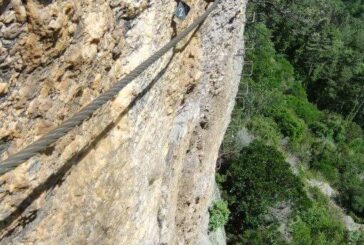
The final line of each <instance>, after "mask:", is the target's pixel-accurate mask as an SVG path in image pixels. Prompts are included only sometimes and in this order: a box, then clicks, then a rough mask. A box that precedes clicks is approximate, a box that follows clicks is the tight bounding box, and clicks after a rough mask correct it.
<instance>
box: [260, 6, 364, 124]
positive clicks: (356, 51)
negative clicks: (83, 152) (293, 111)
mask: <svg viewBox="0 0 364 245" xmlns="http://www.w3.org/2000/svg"><path fill="white" fill-rule="evenodd" d="M257 2H258V1H257ZM257 6H258V11H261V12H263V13H265V17H266V23H267V25H268V27H269V29H271V30H272V38H273V41H274V44H275V47H276V49H277V50H278V51H279V52H280V53H284V54H285V55H286V56H287V57H288V60H289V61H290V62H291V63H292V64H293V66H294V68H295V70H296V74H297V77H299V78H300V79H302V81H303V82H304V84H305V86H307V92H308V94H309V98H310V100H311V101H313V102H315V103H316V104H317V105H318V106H319V108H321V109H329V110H331V111H335V112H337V113H340V114H342V115H343V116H344V117H346V118H347V119H348V120H355V121H356V122H357V123H359V124H360V125H361V126H362V127H364V55H363V53H364V45H363V44H364V11H363V9H364V1H363V0H269V1H265V4H264V5H262V4H260V5H257Z"/></svg>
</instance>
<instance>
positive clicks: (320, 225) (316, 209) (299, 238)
mask: <svg viewBox="0 0 364 245" xmlns="http://www.w3.org/2000/svg"><path fill="white" fill-rule="evenodd" d="M311 194H312V196H313V199H314V202H313V205H312V206H311V207H310V208H308V209H306V210H302V211H301V212H300V213H299V214H298V215H297V216H296V219H295V221H294V222H293V223H292V224H291V226H290V227H291V230H292V236H293V244H295V245H306V244H323V245H324V244H332V245H334V244H342V245H344V244H347V235H348V234H347V232H346V230H345V227H344V224H343V223H342V222H341V220H340V218H339V217H338V216H337V215H335V212H336V211H335V210H331V209H330V208H328V207H327V203H328V200H327V198H326V197H325V196H323V194H322V193H321V192H320V190H318V189H317V188H311Z"/></svg>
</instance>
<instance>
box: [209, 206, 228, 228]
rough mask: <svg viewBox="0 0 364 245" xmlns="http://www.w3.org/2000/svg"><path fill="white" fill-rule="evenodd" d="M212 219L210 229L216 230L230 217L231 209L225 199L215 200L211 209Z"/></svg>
mask: <svg viewBox="0 0 364 245" xmlns="http://www.w3.org/2000/svg"><path fill="white" fill-rule="evenodd" d="M209 212H210V221H209V230H210V231H215V230H216V229H218V228H220V227H222V226H224V225H225V224H226V222H227V221H228V219H229V215H230V211H229V208H228V204H227V202H225V201H217V202H215V203H214V204H213V205H212V207H211V208H210V210H209Z"/></svg>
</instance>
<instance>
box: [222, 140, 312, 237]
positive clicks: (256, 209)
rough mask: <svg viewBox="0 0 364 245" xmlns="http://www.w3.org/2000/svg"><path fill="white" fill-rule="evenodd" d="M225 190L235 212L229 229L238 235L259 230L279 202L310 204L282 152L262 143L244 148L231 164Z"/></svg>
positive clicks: (224, 186) (224, 185)
mask: <svg viewBox="0 0 364 245" xmlns="http://www.w3.org/2000/svg"><path fill="white" fill-rule="evenodd" d="M223 188H224V190H226V191H227V193H228V196H227V200H228V203H229V209H230V211H231V219H230V220H229V223H228V225H227V230H228V231H229V232H230V233H232V234H235V235H239V234H242V233H243V232H244V230H245V229H254V228H257V227H258V226H259V225H260V224H262V223H263V221H264V215H265V213H266V212H267V209H268V207H271V206H274V204H277V203H278V202H283V201H286V202H293V204H294V205H296V206H305V205H308V204H309V201H308V199H307V198H306V196H305V193H304V190H303V184H302V183H301V182H300V180H299V179H298V178H297V177H296V176H294V175H293V174H292V172H291V170H290V166H289V164H288V163H286V162H285V160H284V157H283V155H282V153H280V152H279V151H277V150H276V149H275V148H274V147H272V146H267V145H264V144H263V143H262V142H259V141H254V142H253V143H252V144H251V145H250V146H248V147H246V148H244V149H243V150H242V151H241V152H240V154H239V157H238V158H237V159H235V160H232V161H231V162H230V163H229V167H228V169H227V172H226V182H225V183H224V184H223Z"/></svg>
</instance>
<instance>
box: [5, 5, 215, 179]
mask: <svg viewBox="0 0 364 245" xmlns="http://www.w3.org/2000/svg"><path fill="white" fill-rule="evenodd" d="M219 2H220V0H215V1H214V3H213V5H212V6H210V7H209V8H208V9H207V10H206V11H205V13H204V14H203V15H201V16H200V17H198V18H197V19H196V20H195V21H194V22H193V23H192V24H191V25H190V26H188V27H187V28H186V29H185V30H183V31H182V32H181V33H180V34H178V35H177V36H176V37H175V38H173V39H172V40H171V41H170V42H169V43H167V44H166V45H165V46H164V47H162V48H161V49H160V50H158V51H157V52H156V53H154V54H153V55H152V56H150V57H149V58H148V59H147V60H145V61H144V62H142V63H141V64H140V65H139V66H137V67H136V68H135V69H134V70H133V71H131V72H130V73H129V74H127V75H126V76H125V77H124V78H122V79H121V80H120V81H119V82H117V83H116V84H115V85H114V86H113V87H111V88H110V89H109V90H108V91H106V92H104V93H102V94H101V95H100V96H99V97H98V98H96V99H95V100H93V101H92V102H90V103H89V104H88V105H87V106H86V107H84V108H83V109H81V110H80V111H79V112H78V113H77V114H76V115H74V116H72V117H71V118H69V119H67V120H66V121H64V122H63V123H62V124H61V125H60V126H58V127H57V128H55V129H53V130H51V131H50V132H49V133H48V134H46V135H44V136H42V137H41V138H40V139H38V140H36V141H35V142H33V143H32V144H31V145H29V146H27V147H26V148H24V149H23V150H21V151H19V152H18V153H16V154H14V155H12V156H10V157H9V158H7V159H6V160H4V161H2V162H1V163H0V176H1V175H3V174H5V173H7V172H9V171H10V170H12V169H14V168H16V167H18V166H19V165H20V164H22V163H23V162H25V161H26V160H28V159H29V158H31V157H33V156H35V155H36V154H38V153H39V152H41V151H43V150H46V149H47V147H49V146H50V145H51V144H53V143H54V142H56V141H57V140H58V139H60V138H61V137H63V136H64V135H66V134H67V133H68V132H69V131H70V130H72V129H73V128H75V127H76V126H78V125H80V124H81V123H82V122H83V121H85V120H86V119H88V118H89V117H91V115H92V114H93V113H94V112H95V111H96V110H97V109H99V108H100V107H101V106H103V105H104V104H105V103H106V102H108V101H109V100H111V99H113V98H114V97H115V96H116V95H117V94H118V93H119V92H120V91H121V90H122V89H123V88H125V87H126V85H128V84H129V83H130V82H131V81H133V80H134V79H135V78H136V77H138V76H139V75H141V74H142V73H143V72H144V71H145V70H146V69H147V68H148V67H150V66H151V65H152V64H153V63H154V62H156V61H157V60H158V59H160V58H161V57H162V56H163V55H165V54H166V53H167V52H168V51H169V50H170V49H171V48H173V47H175V46H176V45H177V44H178V43H179V42H180V41H181V40H182V39H184V38H185V37H186V36H187V35H188V34H189V33H190V32H191V31H193V30H194V29H195V28H196V27H198V26H199V25H200V24H202V23H203V22H204V20H205V19H206V18H207V17H208V16H209V14H210V13H211V12H212V11H213V10H214V9H215V8H216V7H217V5H218V3H219Z"/></svg>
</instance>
